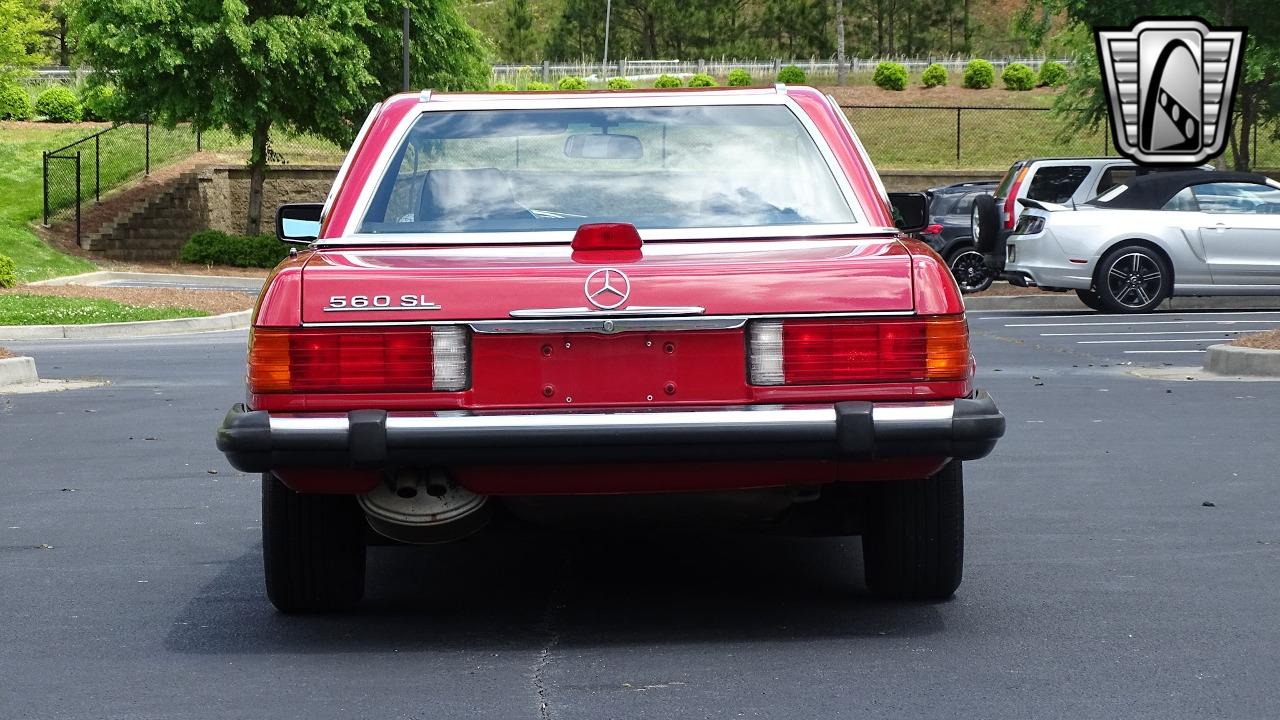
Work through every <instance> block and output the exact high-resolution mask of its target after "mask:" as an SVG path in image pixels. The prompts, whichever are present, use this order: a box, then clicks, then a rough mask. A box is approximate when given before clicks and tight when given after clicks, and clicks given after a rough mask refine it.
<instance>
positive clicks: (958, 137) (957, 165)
mask: <svg viewBox="0 0 1280 720" xmlns="http://www.w3.org/2000/svg"><path fill="white" fill-rule="evenodd" d="M956 167H960V108H956Z"/></svg>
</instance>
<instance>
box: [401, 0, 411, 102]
mask: <svg viewBox="0 0 1280 720" xmlns="http://www.w3.org/2000/svg"><path fill="white" fill-rule="evenodd" d="M400 32H401V35H400V53H401V55H400V60H401V62H403V63H404V75H403V78H404V83H403V84H404V91H405V92H409V5H408V4H407V3H406V4H405V6H404V27H402V28H401V30H400Z"/></svg>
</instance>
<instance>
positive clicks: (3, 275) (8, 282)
mask: <svg viewBox="0 0 1280 720" xmlns="http://www.w3.org/2000/svg"><path fill="white" fill-rule="evenodd" d="M17 284H18V275H17V273H16V272H15V266H14V264H13V258H10V257H9V256H8V255H0V288H11V287H13V286H14V285H17Z"/></svg>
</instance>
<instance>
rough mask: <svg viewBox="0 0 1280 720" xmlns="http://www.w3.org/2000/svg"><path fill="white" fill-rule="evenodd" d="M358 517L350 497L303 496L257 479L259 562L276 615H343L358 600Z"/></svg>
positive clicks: (361, 531) (361, 549)
mask: <svg viewBox="0 0 1280 720" xmlns="http://www.w3.org/2000/svg"><path fill="white" fill-rule="evenodd" d="M364 538H365V522H364V514H363V513H362V512H361V511H360V507H359V506H358V505H357V504H356V499H355V497H354V496H351V495H306V494H302V493H296V492H294V491H293V490H290V489H289V488H288V487H287V486H285V484H284V483H282V482H280V479H279V478H277V477H276V476H275V475H273V474H271V473H266V474H264V475H263V476H262V561H263V567H264V570H265V573H266V581H267V597H268V598H270V600H271V604H272V605H275V606H276V608H277V609H278V610H280V612H285V613H317V612H332V611H335V610H344V609H346V608H349V607H351V606H353V605H355V604H356V603H358V602H360V599H361V598H362V597H364V567H365V541H364Z"/></svg>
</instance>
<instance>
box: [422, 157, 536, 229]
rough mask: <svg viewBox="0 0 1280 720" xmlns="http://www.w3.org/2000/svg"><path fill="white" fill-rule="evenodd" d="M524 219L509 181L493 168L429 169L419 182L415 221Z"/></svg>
mask: <svg viewBox="0 0 1280 720" xmlns="http://www.w3.org/2000/svg"><path fill="white" fill-rule="evenodd" d="M513 216H519V217H527V216H528V211H527V210H526V209H525V208H523V207H521V206H520V204H519V203H517V202H516V198H515V194H514V193H512V191H511V181H510V180H509V179H507V176H506V174H505V173H503V172H502V171H501V170H498V169H496V168H475V169H470V170H431V171H429V172H428V173H427V175H426V177H425V178H423V181H422V201H421V202H420V203H419V204H418V213H417V217H416V218H415V219H416V220H418V221H428V222H429V221H433V220H450V221H458V222H465V221H467V220H486V219H495V218H497V219H502V218H510V217H513Z"/></svg>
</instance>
